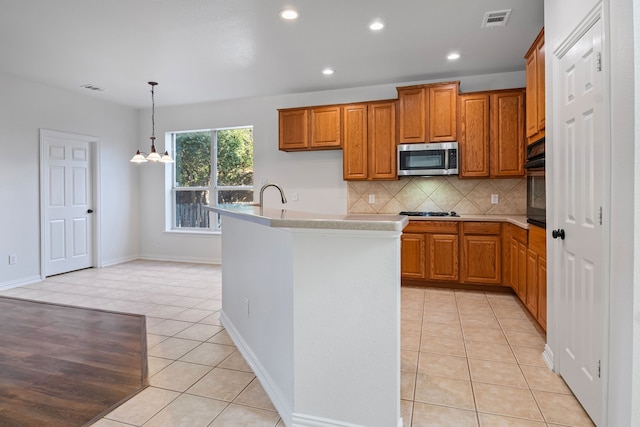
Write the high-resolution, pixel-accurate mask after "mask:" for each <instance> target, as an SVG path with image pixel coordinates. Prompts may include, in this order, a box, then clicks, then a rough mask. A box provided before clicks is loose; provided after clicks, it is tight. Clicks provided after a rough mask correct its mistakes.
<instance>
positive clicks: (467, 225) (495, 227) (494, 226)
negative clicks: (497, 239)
mask: <svg viewBox="0 0 640 427" xmlns="http://www.w3.org/2000/svg"><path fill="white" fill-rule="evenodd" d="M500 230H501V224H500V223H499V222H463V223H462V232H463V234H500Z"/></svg>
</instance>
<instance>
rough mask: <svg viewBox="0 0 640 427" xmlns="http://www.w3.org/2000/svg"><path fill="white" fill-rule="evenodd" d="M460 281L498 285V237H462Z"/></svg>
mask: <svg viewBox="0 0 640 427" xmlns="http://www.w3.org/2000/svg"><path fill="white" fill-rule="evenodd" d="M462 251H463V253H462V259H463V260H464V261H463V264H462V266H463V268H462V281H463V282H466V283H479V284H500V266H501V264H500V255H501V251H500V236H473V235H471V236H470V235H464V236H463V237H462Z"/></svg>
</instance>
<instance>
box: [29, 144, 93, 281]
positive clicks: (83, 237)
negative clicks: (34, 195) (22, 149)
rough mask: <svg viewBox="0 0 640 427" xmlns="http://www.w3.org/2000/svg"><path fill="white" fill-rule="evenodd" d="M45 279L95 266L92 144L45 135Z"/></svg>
mask: <svg viewBox="0 0 640 427" xmlns="http://www.w3.org/2000/svg"><path fill="white" fill-rule="evenodd" d="M41 140H42V143H41V149H42V151H43V152H42V160H43V162H44V164H43V168H42V170H43V174H44V176H43V181H42V182H43V189H42V191H43V192H44V194H43V197H42V200H43V203H44V210H43V212H44V221H43V224H44V233H43V242H42V244H43V247H44V251H43V253H44V258H45V259H44V270H45V271H44V275H45V276H51V275H53V274H60V273H65V272H68V271H73V270H79V269H82V268H87V267H91V266H93V263H94V261H93V220H92V219H93V215H92V212H93V211H92V200H93V197H92V188H93V187H92V183H91V178H92V171H91V142H90V141H89V139H87V138H79V136H78V135H71V134H64V133H61V132H52V131H42V138H41Z"/></svg>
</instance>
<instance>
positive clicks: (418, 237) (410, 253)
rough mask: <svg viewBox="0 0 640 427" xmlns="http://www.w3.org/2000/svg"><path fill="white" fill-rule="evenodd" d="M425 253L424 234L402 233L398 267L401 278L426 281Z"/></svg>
mask: <svg viewBox="0 0 640 427" xmlns="http://www.w3.org/2000/svg"><path fill="white" fill-rule="evenodd" d="M425 251H426V250H425V235H424V234H418V233H415V234H414V233H402V238H401V253H400V258H401V262H400V266H401V276H402V277H403V278H405V279H418V280H424V279H426V277H427V274H426V265H425Z"/></svg>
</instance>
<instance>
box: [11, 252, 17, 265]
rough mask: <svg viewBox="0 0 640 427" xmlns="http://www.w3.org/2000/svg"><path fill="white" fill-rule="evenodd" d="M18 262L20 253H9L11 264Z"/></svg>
mask: <svg viewBox="0 0 640 427" xmlns="http://www.w3.org/2000/svg"><path fill="white" fill-rule="evenodd" d="M17 263H18V255H17V254H9V265H15V264H17Z"/></svg>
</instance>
